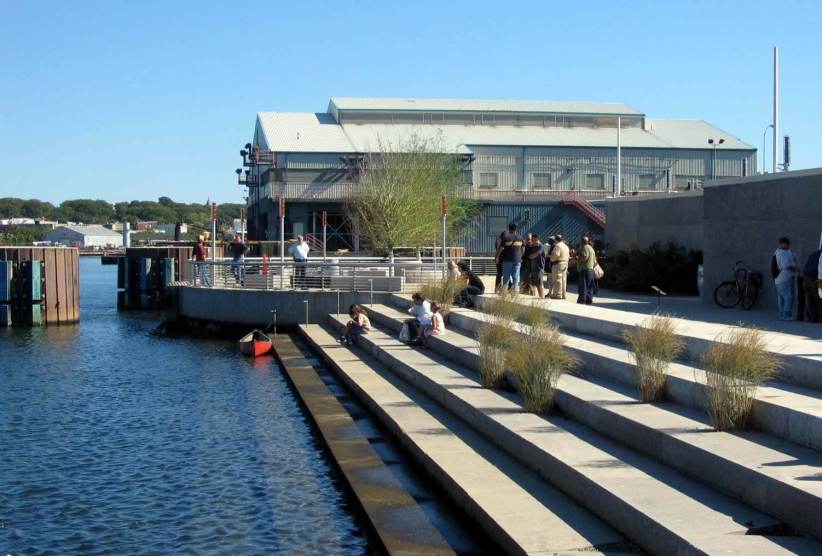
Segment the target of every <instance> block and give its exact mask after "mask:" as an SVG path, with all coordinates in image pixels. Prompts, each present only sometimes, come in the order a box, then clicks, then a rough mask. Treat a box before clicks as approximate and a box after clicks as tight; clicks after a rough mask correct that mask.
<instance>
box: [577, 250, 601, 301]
mask: <svg viewBox="0 0 822 556" xmlns="http://www.w3.org/2000/svg"><path fill="white" fill-rule="evenodd" d="M596 264H597V256H596V253H594V248H593V247H591V240H590V239H589V238H588V236H582V240H581V248H580V251H579V255H577V271H578V272H579V280H578V281H577V284H578V285H577V288H578V290H579V294H578V295H577V303H584V304H585V305H591V304H593V302H594V287H595V285H596V276H595V275H594V267H595V266H596Z"/></svg>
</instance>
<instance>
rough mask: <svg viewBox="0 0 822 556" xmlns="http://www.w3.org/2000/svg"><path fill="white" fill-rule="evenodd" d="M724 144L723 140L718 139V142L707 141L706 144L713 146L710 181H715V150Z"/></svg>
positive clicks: (711, 139) (713, 140)
mask: <svg viewBox="0 0 822 556" xmlns="http://www.w3.org/2000/svg"><path fill="white" fill-rule="evenodd" d="M724 142H725V139H722V138H720V139H719V140H715V139H713V138H710V139H708V144H709V145H713V148H714V158H713V162H712V163H711V179H712V180H715V179H716V148H717V147H718V146H719V145H721V144H722V143H724Z"/></svg>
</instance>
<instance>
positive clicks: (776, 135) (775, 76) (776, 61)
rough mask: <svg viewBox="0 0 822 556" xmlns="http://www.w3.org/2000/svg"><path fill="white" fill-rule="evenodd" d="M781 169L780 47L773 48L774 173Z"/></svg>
mask: <svg viewBox="0 0 822 556" xmlns="http://www.w3.org/2000/svg"><path fill="white" fill-rule="evenodd" d="M777 168H779V47H778V46H774V47H773V171H774V173H776V170H777Z"/></svg>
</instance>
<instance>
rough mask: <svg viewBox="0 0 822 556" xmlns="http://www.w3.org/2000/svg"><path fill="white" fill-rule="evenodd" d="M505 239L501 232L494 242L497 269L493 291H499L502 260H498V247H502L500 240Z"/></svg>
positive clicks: (503, 233)
mask: <svg viewBox="0 0 822 556" xmlns="http://www.w3.org/2000/svg"><path fill="white" fill-rule="evenodd" d="M503 237H505V232H504V231H502V232H500V234H499V235H498V236H497V239H495V240H494V264H495V265H496V268H497V276H496V279H495V280H494V291H499V290H500V285H501V284H502V260H501V259H500V256H499V255H500V246H501V245H502V238H503Z"/></svg>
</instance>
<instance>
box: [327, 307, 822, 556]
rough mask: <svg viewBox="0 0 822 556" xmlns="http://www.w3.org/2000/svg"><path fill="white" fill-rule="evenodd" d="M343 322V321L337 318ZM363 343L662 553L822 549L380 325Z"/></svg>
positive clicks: (496, 440)
mask: <svg viewBox="0 0 822 556" xmlns="http://www.w3.org/2000/svg"><path fill="white" fill-rule="evenodd" d="M332 321H333V322H334V323H335V325H336V326H342V322H343V321H342V320H341V319H336V318H333V317H332ZM360 345H361V346H362V348H363V349H365V350H366V351H367V352H368V353H369V354H371V355H373V356H374V357H376V358H377V359H378V360H379V361H381V362H382V363H384V364H385V365H387V366H389V367H390V368H391V369H392V370H393V371H394V372H396V373H397V374H399V375H400V376H402V377H403V378H404V379H405V380H407V381H409V382H411V383H412V384H413V385H414V386H415V387H417V388H419V389H421V390H422V391H424V392H425V393H426V394H428V395H429V396H431V397H432V398H434V399H435V400H436V401H437V402H439V403H440V404H441V405H442V406H443V407H445V408H447V409H448V410H449V411H451V412H452V413H454V414H455V415H457V416H459V417H460V418H461V419H463V420H464V421H466V422H467V423H468V424H469V425H471V426H472V427H474V428H475V429H476V430H477V431H479V432H480V433H482V434H483V435H484V436H486V437H487V438H488V439H489V440H491V441H492V442H494V443H495V444H496V445H497V446H499V447H500V448H502V449H503V450H505V451H507V452H508V453H509V454H511V455H512V456H514V457H515V458H516V459H517V460H518V461H519V462H520V463H523V464H524V465H526V466H528V467H530V468H531V469H533V470H534V471H536V472H537V473H539V474H540V475H541V476H543V477H544V478H545V479H547V480H549V481H550V482H551V483H552V484H553V485H555V486H556V487H557V488H559V489H560V490H562V491H563V492H565V493H566V494H568V495H569V496H570V497H571V498H573V499H574V500H576V501H577V502H578V503H580V504H582V505H584V506H585V507H586V508H588V509H589V510H591V511H593V512H594V513H596V514H597V515H599V516H600V517H601V518H602V519H604V520H605V521H606V522H608V523H609V524H611V525H612V526H613V527H615V528H616V529H617V530H619V531H621V532H622V533H623V534H625V535H626V536H627V537H629V538H630V539H632V540H634V541H636V542H637V543H639V544H640V545H641V546H642V547H643V548H644V549H646V550H649V551H651V552H654V553H666V554H667V553H693V552H704V553H708V554H716V553H723V552H740V553H753V552H758V551H764V552H765V553H770V552H780V551H782V550H787V551H788V552H790V551H791V550H794V549H795V545H794V546H789V545H793V543H798V545H799V546H800V547H801V548H799V549H800V550H810V551H813V550H819V549H820V548H822V547H820V546H819V545H818V544H816V543H815V542H814V541H811V540H810V539H805V538H787V537H786V538H771V537H767V538H766V537H764V536H758V535H751V533H755V532H757V531H758V532H764V531H767V530H770V529H771V528H773V527H779V525H780V524H779V522H778V521H776V520H774V519H773V518H771V517H769V516H766V515H765V514H762V513H759V512H757V511H755V510H753V509H751V508H750V507H747V506H744V505H742V504H740V503H739V502H736V501H733V500H731V499H729V498H727V497H725V496H723V495H720V494H718V493H716V492H714V491H712V490H710V489H708V488H706V487H704V486H701V485H698V484H696V483H694V482H692V481H690V480H688V479H685V478H684V477H682V476H681V475H680V474H679V473H677V472H676V471H673V470H671V469H668V468H666V467H665V466H663V465H660V464H658V463H656V462H653V461H651V460H649V459H647V458H646V457H644V456H642V455H640V454H637V453H636V452H633V451H631V450H628V449H626V448H624V447H622V446H619V445H618V444H615V443H614V442H613V441H611V440H609V439H607V438H605V437H603V436H602V435H600V434H598V433H595V432H593V431H591V430H590V429H588V428H587V427H585V426H582V425H579V424H576V423H573V422H570V421H567V420H563V419H559V418H554V417H541V416H537V415H533V414H530V413H526V412H524V410H523V408H522V406H521V405H520V404H519V403H518V402H517V401H516V397H514V396H511V395H507V394H505V393H501V392H496V391H492V390H487V389H483V388H481V387H479V385H478V383H477V382H476V380H474V379H473V378H472V376H473V375H474V373H472V372H470V371H467V370H464V369H460V368H459V367H458V366H454V365H453V364H452V363H449V362H447V361H445V360H442V359H438V358H437V357H435V356H429V355H427V354H426V353H423V352H421V351H418V350H414V349H412V348H409V347H407V346H404V345H403V344H401V343H400V342H399V341H397V340H395V339H394V338H392V337H389V336H386V335H385V334H384V333H382V332H380V331H379V330H374V331H372V332H371V333H369V334H367V335H365V336H362V337H361V339H360Z"/></svg>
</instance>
